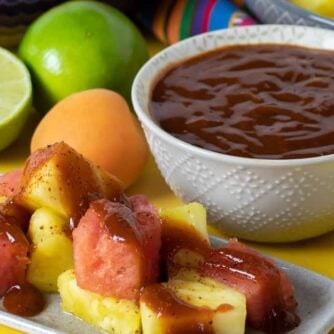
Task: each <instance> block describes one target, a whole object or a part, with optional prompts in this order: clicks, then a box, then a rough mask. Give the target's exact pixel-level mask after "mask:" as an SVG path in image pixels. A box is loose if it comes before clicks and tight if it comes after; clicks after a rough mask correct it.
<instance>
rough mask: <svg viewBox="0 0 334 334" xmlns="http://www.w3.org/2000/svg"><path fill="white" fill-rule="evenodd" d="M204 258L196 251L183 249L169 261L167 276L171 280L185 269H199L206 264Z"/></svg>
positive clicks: (172, 255)
mask: <svg viewBox="0 0 334 334" xmlns="http://www.w3.org/2000/svg"><path fill="white" fill-rule="evenodd" d="M204 259H205V258H204V256H203V255H202V254H200V253H198V252H196V251H192V250H190V249H187V248H181V249H179V250H176V251H175V253H174V254H173V253H172V254H171V255H170V256H169V258H168V261H167V274H168V278H169V279H171V278H173V277H175V275H177V274H178V272H179V271H180V270H183V269H189V270H190V269H194V270H196V269H198V268H199V267H200V265H201V264H202V263H203V262H204Z"/></svg>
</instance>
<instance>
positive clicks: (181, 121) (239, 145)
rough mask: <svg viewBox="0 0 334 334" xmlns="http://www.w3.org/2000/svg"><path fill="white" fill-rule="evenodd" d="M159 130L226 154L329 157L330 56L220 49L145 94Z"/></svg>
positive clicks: (333, 142) (333, 133)
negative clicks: (147, 95) (149, 96)
mask: <svg viewBox="0 0 334 334" xmlns="http://www.w3.org/2000/svg"><path fill="white" fill-rule="evenodd" d="M150 111H151V113H152V115H153V118H154V119H155V120H156V121H157V123H158V124H159V125H160V127H162V128H163V129H164V130H165V131H167V132H168V133H170V134H171V135H173V136H175V137H177V138H179V139H181V140H183V141H185V142H187V143H190V144H192V145H195V146H198V147H201V148H205V149H208V150H211V151H215V152H219V153H224V154H228V155H234V156H241V157H251V158H261V159H298V158H306V157H315V156H321V155H328V154H332V153H334V52H331V51H325V50H316V49H308V48H303V47H297V46H288V45H277V44H276V45H274V44H272V45H270V44H259V45H252V46H250V45H247V46H246V45H238V46H232V47H225V48H222V49H218V50H215V51H212V52H208V53H205V54H202V55H200V56H197V57H194V58H191V59H188V60H186V61H184V62H182V63H179V64H175V65H174V66H173V68H172V69H169V70H168V71H167V72H165V73H163V74H162V76H161V77H160V78H159V79H158V81H157V82H156V84H155V86H154V87H153V89H152V96H151V102H150Z"/></svg>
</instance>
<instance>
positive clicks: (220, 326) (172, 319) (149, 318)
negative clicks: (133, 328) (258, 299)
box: [140, 276, 246, 334]
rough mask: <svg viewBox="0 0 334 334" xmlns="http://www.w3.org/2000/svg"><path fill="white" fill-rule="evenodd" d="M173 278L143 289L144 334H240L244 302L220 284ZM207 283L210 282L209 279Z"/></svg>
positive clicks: (142, 315)
mask: <svg viewBox="0 0 334 334" xmlns="http://www.w3.org/2000/svg"><path fill="white" fill-rule="evenodd" d="M193 278H195V279H197V280H194V281H191V280H189V281H186V280H179V279H173V280H170V281H169V282H168V283H162V284H155V285H151V286H148V287H146V288H145V289H144V291H143V293H142V296H141V298H140V311H141V317H142V327H143V332H144V333H145V334H151V333H152V334H160V333H161V334H165V333H219V334H242V333H244V330H245V319H246V299H245V296H243V295H242V294H241V293H239V292H238V291H236V290H234V289H232V288H229V287H227V286H224V285H219V284H215V283H212V284H211V285H210V284H203V283H202V282H201V281H200V280H199V279H198V277H195V276H194V277H193ZM209 281H211V280H209Z"/></svg>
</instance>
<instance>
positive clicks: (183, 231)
mask: <svg viewBox="0 0 334 334" xmlns="http://www.w3.org/2000/svg"><path fill="white" fill-rule="evenodd" d="M160 217H161V219H162V256H163V258H164V259H167V258H168V257H170V256H173V255H174V254H175V253H176V251H177V250H179V249H181V248H186V249H190V250H192V251H194V252H197V253H199V254H206V253H207V252H208V251H209V249H210V244H209V236H208V232H207V226H206V210H205V208H204V207H203V206H202V205H201V204H199V203H190V204H188V205H183V206H180V207H176V208H169V209H163V210H161V211H160Z"/></svg>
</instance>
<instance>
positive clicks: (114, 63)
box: [19, 1, 148, 112]
mask: <svg viewBox="0 0 334 334" xmlns="http://www.w3.org/2000/svg"><path fill="white" fill-rule="evenodd" d="M19 55H20V57H21V58H22V59H23V60H24V62H25V63H26V64H27V65H28V67H29V69H30V70H31V73H32V78H33V83H34V85H35V96H34V98H35V99H34V102H35V105H36V107H37V109H39V110H42V111H44V112H45V111H47V110H48V109H49V108H50V107H51V106H52V105H54V104H55V103H56V102H58V101H59V100H61V99H63V98H64V97H66V96H68V95H70V94H72V93H74V92H78V91H82V90H86V89H90V88H109V89H113V90H115V91H117V92H119V93H120V94H122V95H123V96H124V97H125V98H127V99H128V100H129V99H130V89H131V84H132V80H133V78H134V76H135V74H136V73H137V71H138V69H139V68H140V67H141V65H142V64H143V63H144V62H145V61H146V60H147V58H148V52H147V47H146V43H145V40H144V38H143V37H142V35H141V34H140V32H139V31H138V30H137V28H136V27H135V26H134V24H133V23H132V22H131V21H130V20H129V19H128V18H127V17H126V16H124V15H123V14H122V13H121V12H119V11H118V10H117V9H115V8H113V7H111V6H108V5H105V4H102V3H98V2H94V1H74V2H68V3H65V4H62V5H60V6H57V7H54V8H53V9H51V10H49V11H48V12H46V13H45V14H43V15H42V16H40V17H39V18H38V19H37V20H36V21H35V22H34V23H33V24H32V25H31V26H30V27H29V29H28V30H27V32H26V34H25V35H24V37H23V39H22V42H21V44H20V46H19Z"/></svg>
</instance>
